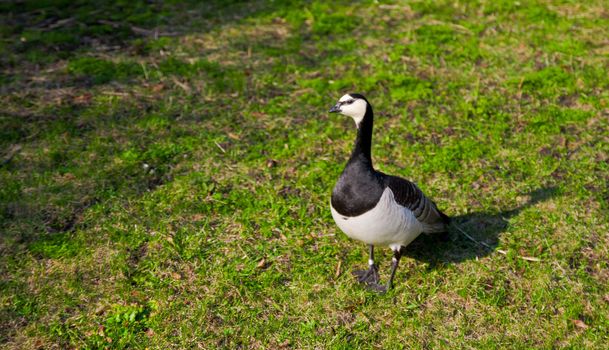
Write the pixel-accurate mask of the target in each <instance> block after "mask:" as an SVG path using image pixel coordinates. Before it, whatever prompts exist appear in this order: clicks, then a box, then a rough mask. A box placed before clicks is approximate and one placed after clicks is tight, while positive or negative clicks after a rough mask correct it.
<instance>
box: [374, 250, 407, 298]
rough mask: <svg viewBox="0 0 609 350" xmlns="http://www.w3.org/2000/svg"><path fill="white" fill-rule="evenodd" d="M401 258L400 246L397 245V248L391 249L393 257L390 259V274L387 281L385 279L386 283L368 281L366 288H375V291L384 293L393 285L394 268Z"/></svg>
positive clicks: (395, 268)
mask: <svg viewBox="0 0 609 350" xmlns="http://www.w3.org/2000/svg"><path fill="white" fill-rule="evenodd" d="M401 258H402V247H399V248H398V250H394V251H393V259H391V276H389V281H387V284H386V285H384V286H383V285H381V284H379V283H378V282H377V283H368V288H370V289H372V290H375V291H377V292H381V293H385V292H386V291H388V290H389V289H391V287H393V277H394V276H395V270H397V268H398V264H399V263H400V259H401Z"/></svg>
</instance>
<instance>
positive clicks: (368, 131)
mask: <svg viewBox="0 0 609 350" xmlns="http://www.w3.org/2000/svg"><path fill="white" fill-rule="evenodd" d="M373 119H374V116H373V113H372V107H371V106H370V104H367V106H366V114H364V118H363V119H362V120H361V121H360V122H359V124H357V138H356V139H355V146H354V147H353V152H351V158H349V163H353V162H358V163H362V164H364V165H366V166H369V167H370V168H372V157H371V156H370V148H371V146H372V124H373Z"/></svg>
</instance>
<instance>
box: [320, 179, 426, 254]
mask: <svg viewBox="0 0 609 350" xmlns="http://www.w3.org/2000/svg"><path fill="white" fill-rule="evenodd" d="M330 208H331V210H332V217H333V218H334V221H336V224H337V225H338V227H339V228H340V229H341V230H342V231H343V232H344V233H345V234H346V235H347V236H349V237H351V238H353V239H357V240H359V241H362V242H364V243H367V244H373V245H386V246H390V247H392V248H393V247H399V246H400V245H402V246H406V245H408V244H409V243H410V242H412V241H413V240H414V239H415V238H417V237H418V236H419V235H420V234H421V232H423V225H422V224H421V223H420V222H419V221H418V220H417V219H416V217H415V216H414V214H413V213H412V212H411V211H410V210H409V209H407V208H405V207H403V206H401V205H399V204H398V203H397V202H396V201H395V199H394V197H393V192H392V191H391V189H390V188H389V187H387V188H386V189H385V191H384V192H383V195H382V196H381V199H380V200H379V202H378V203H377V204H376V206H375V207H374V208H372V209H370V210H369V211H367V212H365V213H363V214H361V215H359V216H354V217H346V216H343V215H341V214H339V213H338V212H337V211H336V210H334V208H333V207H332V205H330Z"/></svg>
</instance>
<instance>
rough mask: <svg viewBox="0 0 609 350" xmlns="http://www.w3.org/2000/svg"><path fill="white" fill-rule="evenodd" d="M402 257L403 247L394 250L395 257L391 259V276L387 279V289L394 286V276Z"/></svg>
mask: <svg viewBox="0 0 609 350" xmlns="http://www.w3.org/2000/svg"><path fill="white" fill-rule="evenodd" d="M401 258H402V247H399V248H398V250H394V251H393V259H391V276H390V277H389V281H387V288H386V290H389V289H391V287H393V277H394V276H395V270H397V268H398V264H399V263H400V259H401Z"/></svg>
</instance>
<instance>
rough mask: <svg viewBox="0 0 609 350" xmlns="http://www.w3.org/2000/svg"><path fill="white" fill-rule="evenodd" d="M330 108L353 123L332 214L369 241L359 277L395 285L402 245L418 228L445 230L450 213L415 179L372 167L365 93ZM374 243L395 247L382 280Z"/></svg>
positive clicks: (375, 286)
mask: <svg viewBox="0 0 609 350" xmlns="http://www.w3.org/2000/svg"><path fill="white" fill-rule="evenodd" d="M329 113H340V114H343V115H345V116H348V117H351V118H353V120H354V121H355V126H356V127H357V137H356V139H355V145H354V147H353V151H352V152H351V156H350V158H349V160H348V161H347V164H346V165H345V168H344V170H343V172H342V173H341V175H340V177H339V178H338V181H337V182H336V185H335V186H334V189H333V190H332V196H331V200H330V204H331V205H330V209H331V211H332V218H333V219H334V221H335V222H336V224H337V226H338V227H339V228H340V229H341V231H343V232H344V233H345V234H346V235H347V236H348V237H350V238H352V239H355V240H359V241H361V242H363V243H366V244H367V245H368V246H369V256H370V257H369V260H368V270H361V271H355V272H354V275H355V276H356V277H357V279H358V281H359V282H360V283H364V284H365V285H367V286H368V287H369V288H371V289H373V290H376V291H379V292H386V291H387V290H389V289H391V287H392V286H393V278H394V276H395V271H396V269H397V267H398V263H399V262H400V258H401V256H402V253H403V249H404V247H406V246H407V245H408V244H410V243H411V242H412V241H413V240H414V239H415V238H417V237H418V236H419V235H420V234H421V233H426V234H441V233H442V234H444V235H446V233H447V229H448V224H449V222H450V218H449V217H448V216H446V215H445V214H444V213H442V212H441V211H440V210H439V209H438V207H437V206H436V204H435V203H434V202H433V201H431V200H430V199H429V198H427V197H426V196H425V195H424V194H423V192H422V191H421V190H420V189H419V188H418V187H417V186H416V185H415V184H414V183H412V182H410V181H408V180H405V179H403V178H400V177H397V176H392V175H387V174H384V173H382V172H380V171H377V170H375V169H374V167H373V166H372V158H371V153H370V152H371V151H370V148H371V145H372V126H373V119H374V118H373V117H374V116H373V112H372V106H371V105H370V103H369V102H368V100H367V99H366V98H365V97H364V96H363V95H361V94H357V93H350V94H346V95H344V96H343V97H341V98H340V100H339V101H338V103H336V105H334V106H333V107H332V108H331V109H330V111H329ZM375 246H388V247H389V248H391V250H392V251H393V258H392V262H391V272H390V277H389V280H388V282H387V284H386V285H381V284H379V279H380V278H379V272H378V266H377V265H376V264H375V263H374V247H375Z"/></svg>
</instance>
